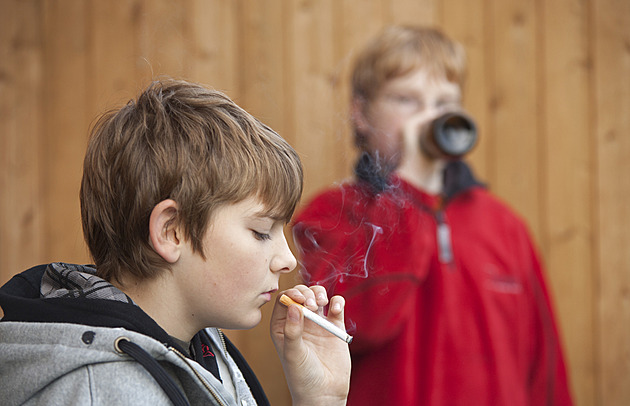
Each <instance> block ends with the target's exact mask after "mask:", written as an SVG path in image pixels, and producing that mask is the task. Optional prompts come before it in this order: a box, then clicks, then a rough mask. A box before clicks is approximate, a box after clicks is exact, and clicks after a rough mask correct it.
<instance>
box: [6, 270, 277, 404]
mask: <svg viewBox="0 0 630 406" xmlns="http://www.w3.org/2000/svg"><path fill="white" fill-rule="evenodd" d="M52 265H56V266H59V265H60V264H51V265H49V266H48V267H45V266H40V267H35V268H31V269H30V270H28V271H26V272H24V273H22V274H20V275H17V276H16V277H14V278H13V279H12V280H11V281H9V282H8V283H7V284H6V285H5V286H3V287H2V288H0V305H1V306H2V308H3V310H4V312H5V316H4V319H3V320H2V321H0V404H2V405H151V406H157V405H171V404H172V403H171V400H170V399H169V397H168V396H167V395H166V392H165V391H164V390H163V388H162V387H161V386H160V385H159V384H158V382H157V381H156V379H155V378H154V377H153V376H152V375H151V374H150V373H149V372H148V370H147V369H145V367H143V366H142V365H141V364H140V363H139V362H138V361H136V360H135V359H134V358H132V357H130V356H129V355H128V354H126V353H123V352H121V351H120V348H119V346H118V345H117V343H118V342H119V340H128V341H130V342H132V343H134V344H136V345H138V346H139V347H141V348H142V349H143V350H144V351H146V352H147V353H148V354H149V355H150V356H151V357H152V358H153V359H155V360H156V361H157V362H158V364H159V365H160V366H161V367H162V368H163V370H164V371H165V372H166V375H167V376H168V379H169V380H170V381H171V382H172V383H174V384H175V386H177V387H178V388H179V389H180V390H181V391H182V392H183V394H184V396H185V398H186V399H187V402H188V403H189V404H191V405H202V404H203V405H241V406H242V405H254V404H268V402H267V399H266V398H265V396H264V393H263V392H262V388H260V385H259V384H258V381H257V380H256V379H255V377H254V376H253V372H251V369H249V367H248V366H247V365H246V364H245V363H244V360H243V359H242V357H241V356H240V354H239V353H238V351H237V350H236V349H235V347H233V345H232V344H231V343H230V342H229V340H227V338H225V343H224V345H223V348H224V349H225V355H226V356H227V353H228V351H229V353H230V356H229V357H228V359H229V360H230V364H229V368H230V372H231V374H232V376H233V377H234V376H237V377H239V378H241V379H242V382H241V384H242V385H245V386H244V387H243V386H242V385H241V387H240V388H239V387H238V386H239V385H238V382H235V384H237V385H236V386H237V399H235V398H234V396H232V394H231V393H230V392H229V391H228V390H226V389H225V388H224V386H223V384H222V382H221V380H220V377H216V376H215V375H214V374H213V373H211V372H210V371H209V370H208V369H206V368H204V366H202V365H200V363H198V362H196V361H194V360H192V359H190V358H189V357H187V356H186V355H184V354H183V353H184V352H185V351H182V348H181V347H179V346H178V345H177V344H176V343H174V342H173V341H172V338H170V337H169V336H168V335H167V334H166V333H165V332H164V331H163V330H161V329H160V328H159V326H157V324H155V323H154V322H153V321H152V320H151V319H150V318H149V317H148V315H146V314H144V312H142V311H141V310H140V308H139V307H137V306H136V305H134V304H133V303H124V300H122V301H121V300H111V297H108V298H107V299H105V298H103V297H105V296H108V295H109V294H110V293H112V292H114V293H115V294H119V293H121V292H120V291H117V292H116V291H111V292H109V293H106V291H107V289H109V287H112V285H108V286H107V288H106V289H102V287H101V286H99V287H98V288H96V289H94V288H93V285H92V288H91V289H93V290H86V289H79V291H81V292H82V293H81V294H79V295H78V296H77V295H76V291H77V290H76V289H74V292H75V294H73V295H71V296H76V297H70V296H68V295H67V294H66V293H64V294H63V295H60V296H57V297H55V296H54V295H53V296H49V297H42V292H44V291H46V289H47V288H46V286H45V285H46V283H42V282H41V281H42V278H43V274H45V272H46V271H49V272H50V271H51V266H52ZM61 266H62V267H66V264H61ZM69 266H70V265H69ZM70 267H72V266H70ZM64 269H67V268H64ZM79 269H81V268H79ZM81 270H84V269H81ZM51 274H52V275H53V276H55V277H57V276H58V274H57V273H55V272H52V273H51ZM44 279H45V278H44ZM103 286H105V284H103ZM114 289H115V288H114ZM35 290H37V294H36V293H35ZM57 291H58V289H57ZM86 292H87V293H86ZM104 292H105V293H104ZM95 294H96V295H97V296H98V298H96V296H94V295H95ZM90 295H91V298H90V299H87V298H86V296H90ZM123 295H124V294H123ZM127 299H128V298H127ZM129 301H130V299H129ZM78 321H83V322H82V323H79V322H78ZM117 325H120V326H117ZM133 330H136V331H133ZM138 330H139V331H138ZM202 333H204V334H203V336H204V340H208V339H211V340H212V338H211V337H217V334H216V330H214V331H205V332H204V331H203V330H202V332H200V333H199V334H202ZM206 342H207V341H206ZM204 356H205V355H204ZM213 356H214V355H213ZM200 357H201V355H200V356H199V358H200ZM232 358H234V359H232ZM200 359H201V358H200ZM202 361H203V360H201V361H200V362H202ZM234 361H236V362H234ZM237 364H238V366H237ZM245 382H246V383H245ZM243 388H244V389H243ZM250 388H251V392H250V390H249V389H250ZM243 392H246V393H243ZM252 394H253V395H252ZM254 398H255V400H254Z"/></svg>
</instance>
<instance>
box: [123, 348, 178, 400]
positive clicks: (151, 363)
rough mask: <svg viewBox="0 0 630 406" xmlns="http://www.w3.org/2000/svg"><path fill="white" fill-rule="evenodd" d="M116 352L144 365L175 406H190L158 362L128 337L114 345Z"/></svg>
mask: <svg viewBox="0 0 630 406" xmlns="http://www.w3.org/2000/svg"><path fill="white" fill-rule="evenodd" d="M114 347H115V348H116V351H118V352H120V353H125V354H127V355H129V356H130V357H131V358H133V359H135V360H136V361H138V362H139V363H140V365H142V366H143V367H144V368H145V369H146V370H147V371H148V372H149V373H150V374H151V376H153V378H154V379H155V380H156V381H157V383H158V384H159V385H160V387H161V388H162V390H164V392H165V393H166V395H167V396H168V398H169V399H170V400H171V402H173V404H174V405H175V406H190V403H188V400H187V399H186V397H185V396H184V394H183V393H182V391H181V390H180V389H179V387H177V385H176V384H175V382H174V381H173V379H172V378H171V377H170V376H169V374H168V373H167V372H166V371H165V370H164V368H163V367H162V366H161V365H160V364H158V362H157V361H156V360H155V359H154V358H153V357H152V356H151V355H150V354H149V353H148V352H146V351H145V350H143V349H142V347H140V346H139V345H137V344H134V343H132V342H131V341H129V339H128V338H126V337H120V338H118V339H117V340H116V342H115V343H114Z"/></svg>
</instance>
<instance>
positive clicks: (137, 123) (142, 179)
mask: <svg viewBox="0 0 630 406" xmlns="http://www.w3.org/2000/svg"><path fill="white" fill-rule="evenodd" d="M302 182H303V173H302V166H301V163H300V160H299V157H298V155H297V153H296V152H295V150H294V149H293V148H291V146H289V144H288V143H287V142H286V141H285V140H284V139H282V137H280V136H279V135H278V134H276V133H275V132H274V131H273V130H271V129H270V128H269V127H267V126H266V125H264V124H262V123H261V122H260V121H258V120H256V119H255V118H254V117H252V116H251V115H250V114H249V113H247V112H246V111H245V110H243V109H242V108H240V107H239V106H237V105H236V104H235V103H234V102H233V101H232V100H230V99H229V98H228V97H227V96H225V95H224V94H222V93H220V92H217V91H214V90H210V89H207V88H205V87H203V86H201V85H198V84H193V83H189V82H185V81H179V80H170V79H168V80H163V81H156V82H153V83H152V84H151V85H150V86H149V87H148V88H147V89H146V90H144V91H143V92H142V93H141V94H140V95H139V96H138V98H137V100H135V101H134V100H132V101H130V102H129V103H128V104H127V105H126V106H124V107H122V108H121V109H119V110H113V111H110V112H108V113H106V114H104V115H103V116H102V117H101V118H100V119H99V120H98V121H97V123H96V124H95V126H94V128H93V129H92V132H91V138H90V142H89V144H88V147H87V152H86V155H85V161H84V168H83V180H82V183H81V194H80V197H81V216H82V223H83V233H84V236H85V240H86V242H87V245H88V247H89V249H90V253H91V255H92V258H93V260H94V263H95V264H96V267H97V272H98V275H99V276H101V277H102V278H104V279H106V280H112V279H115V280H117V281H118V282H121V276H122V273H123V272H128V273H129V274H130V275H131V276H133V277H135V278H140V279H146V278H151V277H153V276H155V275H157V274H158V273H159V272H160V270H161V269H164V268H168V264H167V263H166V261H164V260H163V259H162V258H161V257H160V256H159V255H158V254H157V253H156V252H155V251H154V250H153V249H152V248H151V245H150V243H149V227H148V225H149V217H150V215H151V211H152V210H153V208H154V207H155V205H156V204H158V203H159V202H160V201H163V200H165V199H173V200H174V201H176V202H177V204H178V214H177V219H176V221H178V224H179V225H181V226H182V229H183V232H184V237H185V238H186V239H188V240H189V241H191V244H192V247H193V249H194V250H195V252H198V253H199V254H200V255H202V256H204V252H203V247H202V239H203V236H204V234H205V232H206V229H207V226H208V223H209V221H210V219H211V216H212V213H213V211H214V210H215V209H216V208H217V207H219V206H220V205H223V204H228V203H238V202H240V201H242V200H244V199H246V198H248V197H250V196H257V197H258V198H260V200H261V202H262V203H263V204H264V205H265V206H266V208H267V209H268V214H269V215H270V216H272V217H273V218H278V219H283V220H285V221H289V220H290V218H291V216H292V215H293V212H294V210H295V207H296V205H297V203H298V201H299V199H300V196H301V193H302Z"/></svg>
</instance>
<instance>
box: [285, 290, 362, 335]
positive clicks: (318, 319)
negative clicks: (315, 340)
mask: <svg viewBox="0 0 630 406" xmlns="http://www.w3.org/2000/svg"><path fill="white" fill-rule="evenodd" d="M280 303H282V304H283V305H285V306H287V307H288V306H289V305H291V304H296V305H298V306H300V309H302V314H303V315H304V317H306V318H307V319H309V320H310V321H312V322H313V323H315V324H317V325H318V326H320V327H322V328H323V329H324V330H326V331H328V332H330V333H332V334H334V335H336V336H337V337H339V338H340V339H342V340H343V341H345V342H347V343H348V344H350V343H351V342H352V336H351V335H350V334H348V333H346V332H345V331H344V330H342V329H340V328H339V327H337V326H335V325H334V324H332V323H331V322H330V321H328V320H326V319H325V318H323V317H322V316H320V315H319V314H317V313H314V312H312V311H310V310H309V309H307V308H306V307H304V306H302V305H301V304H299V303H298V302H296V301H295V300H293V299H291V298H290V297H289V296H287V295H282V296H280Z"/></svg>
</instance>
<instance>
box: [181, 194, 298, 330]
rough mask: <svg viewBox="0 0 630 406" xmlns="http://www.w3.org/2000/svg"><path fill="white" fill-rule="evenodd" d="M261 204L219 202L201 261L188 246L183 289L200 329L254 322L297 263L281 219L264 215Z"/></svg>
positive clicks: (251, 200)
mask: <svg viewBox="0 0 630 406" xmlns="http://www.w3.org/2000/svg"><path fill="white" fill-rule="evenodd" d="M264 209H265V207H264V206H263V205H262V204H261V203H260V202H259V201H258V200H257V199H255V198H249V199H246V200H244V201H242V202H240V203H237V204H228V205H225V206H223V207H220V208H219V209H218V210H217V211H215V213H214V214H213V216H212V218H211V219H210V226H209V228H208V230H207V232H206V235H205V236H204V240H203V247H204V253H205V256H206V258H205V260H204V259H203V258H202V257H201V256H200V255H199V254H198V253H193V252H192V249H191V248H189V247H188V248H187V249H186V252H185V255H183V257H182V261H185V262H183V263H182V265H184V266H183V267H182V268H181V269H184V270H185V273H186V276H185V277H184V280H182V286H181V288H182V292H186V293H185V295H186V302H187V303H186V304H187V308H188V309H189V310H190V312H191V313H192V314H195V319H197V320H198V321H199V322H200V326H201V327H200V328H202V327H220V328H230V329H247V328H252V327H254V326H255V325H257V324H258V323H259V322H260V320H261V310H260V308H261V307H262V306H263V305H264V304H265V303H267V302H269V301H270V300H271V294H272V293H273V292H275V291H276V290H277V289H278V279H279V277H280V274H281V273H286V272H290V271H292V270H293V269H294V268H295V267H296V265H297V262H296V259H295V257H294V256H293V254H292V253H291V250H290V249H289V246H288V244H287V241H286V238H285V236H284V221H281V220H277V219H272V218H270V217H267V216H265V214H264ZM187 245H188V246H189V244H187Z"/></svg>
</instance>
